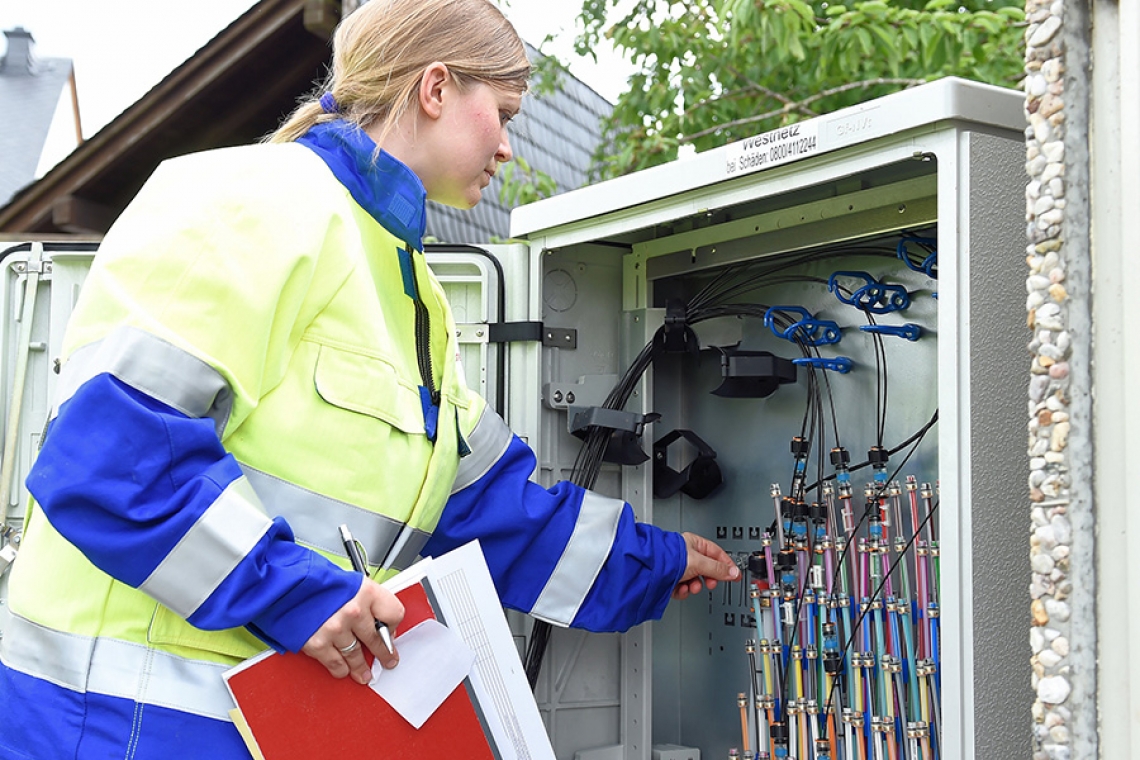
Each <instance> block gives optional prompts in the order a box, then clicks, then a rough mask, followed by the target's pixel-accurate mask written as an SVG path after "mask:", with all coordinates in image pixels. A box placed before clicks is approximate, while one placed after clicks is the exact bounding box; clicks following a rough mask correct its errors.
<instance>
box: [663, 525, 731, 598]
mask: <svg viewBox="0 0 1140 760" xmlns="http://www.w3.org/2000/svg"><path fill="white" fill-rule="evenodd" d="M681 536H682V537H683V538H684V539H685V546H686V548H688V550H689V562H688V564H687V565H686V566H685V574H684V575H682V576H681V582H680V583H678V584H677V587H676V588H674V589H673V598H674V599H684V598H685V597H687V596H691V595H693V594H699V593H700V592H701V588H702V587H703V586H707V587H708V588H710V589H714V588H716V584H717V581H734V580H736V579H738V578H739V577H740V568H739V567H737V566H736V563H735V562H733V561H732V558H731V557H729V556H728V554H727V553H725V551H724V549H721V548H720V547H719V546H717V545H716V544H714V543H713V542H712V541H709V540H708V539H707V538H702V537H701V536H698V535H696V534H695V533H682V534H681Z"/></svg>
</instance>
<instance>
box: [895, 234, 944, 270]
mask: <svg viewBox="0 0 1140 760" xmlns="http://www.w3.org/2000/svg"><path fill="white" fill-rule="evenodd" d="M907 243H915V244H917V245H929V246H931V247H933V246H936V245H938V241H937V240H936V239H934V238H925V237H904V238H901V239H900V240H899V245H898V248H897V249H896V253H898V257H899V258H900V259H902V261H903V263H904V264H906V266H907V269H910V270H912V271H915V272H922V273H923V274H925V275H926V276H927V277H932V278H934V279H935V280H937V279H938V273H937V272H935V271H934V268H935V267H936V266H938V251H937V250H935V251H934V252H933V253H931V254H930V255H929V256H927V257H926V258H925V259H923V261H922V265H921V266H915V265H914V264H912V263H911V260H910V256H909V255H908V251H907V247H906V246H907Z"/></svg>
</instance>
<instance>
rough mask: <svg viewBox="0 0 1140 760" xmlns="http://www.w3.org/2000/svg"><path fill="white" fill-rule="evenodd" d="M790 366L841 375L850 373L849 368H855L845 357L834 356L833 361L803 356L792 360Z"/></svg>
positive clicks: (820, 357)
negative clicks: (823, 370)
mask: <svg viewBox="0 0 1140 760" xmlns="http://www.w3.org/2000/svg"><path fill="white" fill-rule="evenodd" d="M792 364H795V365H796V366H799V367H803V366H808V367H815V368H817V369H829V370H831V371H832V372H838V373H839V374H841V375H846V374H847V373H848V372H850V371H851V368H852V367H853V366H855V363H854V362H853V361H851V360H850V359H848V358H847V357H846V356H836V357H835V358H834V359H825V358H823V357H822V356H812V357H806V356H805V357H801V358H799V359H792Z"/></svg>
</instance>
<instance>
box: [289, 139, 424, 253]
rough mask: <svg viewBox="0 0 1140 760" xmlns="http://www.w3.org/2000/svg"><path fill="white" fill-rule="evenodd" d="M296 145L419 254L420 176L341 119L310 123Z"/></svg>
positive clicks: (421, 228) (421, 220) (421, 217)
mask: <svg viewBox="0 0 1140 760" xmlns="http://www.w3.org/2000/svg"><path fill="white" fill-rule="evenodd" d="M297 142H299V143H300V144H301V145H304V146H305V147H307V148H310V149H311V150H313V151H314V152H315V153H316V154H317V155H318V156H320V157H321V159H322V160H323V161H324V162H325V163H326V164H327V165H328V167H329V169H331V170H332V173H333V174H334V175H335V176H336V178H337V179H338V180H340V183H341V184H342V185H344V186H345V188H346V189H347V190H348V192H349V194H350V195H351V196H352V199H353V200H355V201H356V202H357V203H358V204H360V207H361V208H363V209H364V210H365V211H367V212H368V213H369V214H370V215H371V216H372V218H373V219H375V220H376V221H377V222H379V223H380V224H381V225H383V226H384V227H385V228H386V229H387V230H388V231H389V232H391V233H392V234H393V235H395V236H397V237H398V238H400V239H401V240H403V241H404V243H406V244H407V245H408V246H409V247H410V248H413V249H415V250H417V251H421V250H423V237H424V229H425V225H426V216H425V204H426V201H427V192H426V191H425V190H424V186H423V183H422V182H420V178H419V177H417V176H416V174H415V173H414V172H413V171H412V170H411V169H409V168H408V167H407V166H405V165H404V164H402V163H400V162H399V161H398V160H396V159H395V158H394V157H393V156H392V155H391V154H389V153H386V152H384V151H379V153H378V155H377V157H376V160H375V161H373V158H372V157H373V155H374V154H376V153H377V150H376V143H375V142H373V140H372V138H371V137H369V136H368V135H367V134H366V133H365V132H364V130H362V129H360V128H359V127H358V126H356V125H355V124H352V123H351V122H347V121H344V120H343V119H341V120H337V121H332V122H327V123H324V124H316V125H314V126H313V127H312V128H311V129H310V130H309V131H308V132H306V133H305V134H304V135H302V136H301V137H300V138H298V140H297Z"/></svg>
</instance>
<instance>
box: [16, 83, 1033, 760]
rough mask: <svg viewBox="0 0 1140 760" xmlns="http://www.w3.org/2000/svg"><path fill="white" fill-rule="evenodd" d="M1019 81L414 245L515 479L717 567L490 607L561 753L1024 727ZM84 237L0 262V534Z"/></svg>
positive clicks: (625, 757) (691, 752)
mask: <svg viewBox="0 0 1140 760" xmlns="http://www.w3.org/2000/svg"><path fill="white" fill-rule="evenodd" d="M1022 108H1023V100H1022V96H1021V94H1020V93H1017V92H1013V91H1007V90H1002V89H998V88H994V87H989V86H984V85H978V84H975V83H970V82H965V81H962V80H956V79H947V80H940V81H938V82H934V83H931V84H928V85H924V86H922V87H918V88H915V89H912V90H909V91H905V92H902V93H898V94H896V95H892V96H889V97H886V98H882V99H880V100H876V101H872V102H868V103H865V104H863V105H860V106H857V107H854V108H851V109H847V110H844V111H841V112H837V113H835V114H831V115H827V116H822V117H819V118H816V119H812V120H810V121H806V122H802V123H800V124H797V125H794V126H792V127H789V128H785V129H781V130H776V131H773V132H768V133H764V134H758V135H756V136H755V137H753V138H750V139H746V140H743V141H740V142H737V143H733V144H731V145H727V146H724V147H722V148H719V149H716V150H712V151H708V152H706V153H703V154H700V155H696V156H693V157H691V158H687V159H683V160H680V161H676V162H674V163H672V164H669V165H666V166H661V167H657V168H654V169H651V170H647V171H644V172H639V173H637V174H633V175H630V176H627V177H623V178H620V179H616V180H612V181H609V182H604V183H601V184H598V185H594V186H591V187H587V188H583V189H581V190H577V191H574V192H570V193H566V194H564V195H560V196H557V197H555V198H552V199H548V200H545V201H541V202H539V203H535V204H532V205H529V206H525V207H522V208H520V209H517V210H516V211H515V212H514V214H513V215H512V234H513V235H514V236H515V237H516V238H518V239H520V240H521V241H522V243H521V244H512V245H504V246H487V247H483V248H472V247H467V246H431V247H430V250H429V251H428V259H429V263H430V265H431V266H432V268H433V270H434V271H435V273H436V275H437V276H438V277H439V278H440V280H441V282H442V283H443V286H444V288H445V290H446V292H447V293H448V297H449V299H450V301H451V303H452V307H453V310H454V312H455V317H456V322H457V330H458V331H459V339H460V343H461V353H462V362H463V365H464V369H465V372H466V375H467V378H468V382H469V383H470V384H471V386H472V387H474V388H476V389H478V390H480V391H481V392H482V393H483V394H484V396H486V397H487V398H488V400H489V401H490V402H491V403H492V404H494V405H495V406H496V407H497V408H498V409H499V410H500V411H501V412H502V413H503V415H504V417H505V418H506V419H507V421H508V423H509V424H510V426H511V427H512V429H513V430H514V431H515V432H516V433H518V434H519V435H520V436H521V437H523V438H524V440H527V441H528V442H529V443H530V444H531V445H532V446H533V447H534V449H535V451H536V452H537V454H538V460H539V467H538V470H537V471H536V473H535V475H534V477H535V479H536V480H538V481H539V482H540V483H542V484H544V485H552V484H553V483H554V482H556V481H558V480H563V479H574V480H576V482H584V483H586V484H588V485H590V486H591V487H593V488H594V489H595V490H598V491H599V492H601V493H604V494H606V495H609V496H614V497H620V498H623V499H625V500H626V501H628V502H629V503H630V504H631V505H632V506H633V507H634V509H635V511H636V512H637V514H638V516H639V518H640V519H641V520H643V521H647V522H653V523H655V524H657V525H660V526H662V527H665V528H668V529H673V530H681V531H691V532H694V533H697V534H699V535H703V536H706V537H708V538H710V539H713V540H715V541H717V542H718V543H719V544H720V545H721V546H723V547H724V548H725V549H726V550H727V551H728V552H729V553H730V554H731V555H732V556H733V557H734V558H735V559H736V560H737V562H738V564H739V565H740V566H741V568H742V569H743V570H744V572H745V577H744V579H743V580H742V581H741V582H738V583H732V584H721V585H720V586H718V587H717V588H716V589H715V590H712V591H705V592H702V594H700V595H699V596H698V597H696V598H691V599H688V600H684V601H680V602H674V603H672V604H670V606H669V608H668V609H667V610H666V612H665V615H664V617H663V618H662V619H661V620H660V621H657V622H654V623H652V624H647V625H642V626H638V627H636V628H634V629H632V630H630V631H628V632H626V633H623V634H587V633H582V632H576V631H566V630H555V631H553V632H552V635H551V636H550V643H549V646H548V647H547V648H546V650H545V654H544V656H542V657H538V656H537V654H536V652H535V651H532V650H536V649H538V650H540V649H541V648H536V647H535V646H534V643H535V641H536V640H537V638H538V632H537V629H535V628H534V627H533V623H532V622H531V621H530V620H529V619H527V618H524V617H522V616H515V615H512V626H513V628H514V629H515V630H516V632H517V635H518V642H519V648H520V656H523V657H524V658H525V659H526V660H527V662H528V664H530V665H535V666H536V667H537V666H538V665H541V668H540V669H539V670H537V685H536V698H537V699H538V701H539V706H540V709H541V710H542V713H543V717H544V719H545V720H546V723H547V726H548V729H549V732H550V735H551V739H552V742H553V744H554V747H555V750H556V753H557V755H558V757H559V758H560V759H565V760H571V759H572V758H573V759H574V760H608V759H609V758H621V759H622V760H649V758H654V759H655V760H656V759H657V758H661V760H681V759H691V758H698V757H704V758H706V759H707V758H727V757H729V756H730V754H729V753H730V750H733V749H735V750H738V751H739V756H740V757H742V758H743V757H744V756H745V755H744V751H745V750H748V751H749V752H752V753H753V754H754V756H755V757H757V758H759V757H763V756H764V755H763V754H762V753H763V752H770V753H771V756H772V757H776V756H778V754H777V752H776V751H775V750H776V745H777V744H779V745H780V746H781V747H782V748H786V749H787V751H788V753H789V756H792V757H796V758H800V759H801V760H803V759H804V758H809V757H810V758H816V757H817V749H816V748H817V746H818V748H819V752H828V753H831V754H830V755H826V756H829V757H832V758H839V757H843V758H848V759H850V758H863V757H866V758H879V757H887V756H892V757H893V756H895V755H894V754H890V753H891V752H898V753H899V754H900V755H901V756H905V757H907V758H911V759H912V760H917V758H919V757H921V758H922V759H923V760H926V758H928V757H934V758H942V757H946V758H969V757H976V758H991V757H1003V758H1014V757H1021V756H1027V753H1028V738H1024V740H1023V737H1028V731H1027V729H1026V727H1027V726H1028V725H1029V723H1030V715H1029V704H1030V699H1029V698H1028V691H1027V690H1028V688H1029V687H1028V678H1027V677H1026V676H1025V673H1024V671H1025V663H1026V662H1027V659H1028V656H1029V653H1028V647H1027V643H1026V641H1025V638H1026V637H1025V635H1024V626H1023V625H1020V623H1019V621H1020V620H1021V615H1020V614H1019V613H1017V612H1016V610H1017V609H1019V607H1018V604H1019V601H1018V600H1020V599H1021V598H1023V596H1024V592H1025V588H1026V584H1027V582H1028V569H1027V568H1026V567H1024V565H1026V562H1024V556H1023V555H1024V554H1025V553H1024V551H1023V550H1022V549H1023V547H1022V542H1021V540H1020V536H1021V535H1022V530H1023V527H1024V526H1023V520H1022V514H1023V511H1022V506H1023V505H1024V504H1025V503H1026V499H1027V498H1028V493H1027V486H1026V485H1025V481H1026V479H1025V477H1024V472H1023V471H1024V470H1025V465H1026V462H1025V458H1024V441H1025V439H1024V433H1023V430H1024V428H1023V410H1024V405H1023V404H1024V387H1023V386H1024V382H1023V381H1022V378H1023V377H1024V365H1023V362H1022V361H1020V360H1019V357H1021V356H1022V353H1021V352H1022V351H1024V350H1025V345H1026V343H1027V340H1028V335H1027V333H1026V331H1025V330H1024V328H1022V327H1021V325H1023V324H1024V311H1023V306H1022V303H1023V301H1022V295H1021V294H1022V292H1023V291H1022V287H1023V284H1024V272H1023V270H1024V263H1023V256H1022V253H1021V252H1022V249H1023V247H1024V242H1025V236H1024V200H1023V198H1024V185H1025V180H1024V177H1023V161H1024V136H1023V125H1024V115H1023V111H1022ZM94 255H95V246H94V245H93V244H63V243H55V244H45V245H39V244H23V245H15V246H12V247H10V248H8V249H7V250H6V251H4V257H3V261H2V262H0V266H2V271H3V277H4V278H5V283H4V286H3V290H2V291H0V308H2V309H3V314H4V324H3V325H2V326H0V328H2V329H0V360H2V361H3V371H2V372H0V385H2V388H0V390H2V391H3V394H4V398H5V399H6V402H5V411H6V417H5V431H6V435H5V448H4V466H5V469H4V472H3V473H2V477H3V481H4V484H5V487H4V490H3V493H2V497H0V498H2V499H3V500H2V501H0V503H3V504H4V505H5V506H6V508H7V509H8V520H7V523H6V524H7V525H8V526H9V528H10V529H11V531H12V537H15V534H16V532H17V531H18V526H19V522H20V519H21V518H22V516H23V510H24V506H25V505H26V499H27V495H26V492H25V491H24V490H23V479H24V477H25V475H26V472H27V469H28V467H29V466H30V463H31V461H32V458H33V457H34V455H35V451H36V448H37V447H38V441H39V437H40V435H41V431H42V429H43V425H44V423H45V420H46V417H47V414H48V411H49V409H50V399H51V397H52V392H53V384H54V378H55V374H54V372H53V371H52V363H53V361H54V359H53V357H57V356H58V355H59V347H60V342H61V340H62V332H63V325H64V324H65V323H66V319H67V316H68V315H69V314H70V311H71V308H72V306H73V305H74V302H75V298H76V296H77V295H78V292H79V288H80V287H81V284H82V280H83V277H84V276H85V275H86V271H87V268H88V267H89V265H90V261H91V259H92V257H93V256H94ZM37 294H39V297H38V298H37V297H36V296H37ZM9 452H12V453H13V454H14V455H13V456H9ZM843 452H846V453H843ZM836 465H838V468H837V466H836ZM845 471H846V473H845ZM908 479H909V480H908ZM845 489H846V492H848V493H850V498H844V493H845ZM916 529H917V530H916ZM848 539H849V541H848ZM844 546H846V547H847V550H846V551H843V547H844ZM766 549H767V551H768V553H769V554H768V555H765V553H764V552H765V550H766ZM782 550H783V551H782ZM769 560H770V561H769ZM5 577H6V576H5ZM904 584H905V588H904ZM753 589H755V591H754V592H753ZM841 593H842V594H843V596H844V598H845V599H846V600H847V604H846V605H842V606H841V605H840V604H839V601H838V600H839V599H840V598H841V596H840V595H841ZM3 596H4V594H3V582H2V581H0V601H2V598H3ZM861 596H862V597H863V598H860V597H861ZM864 609H865V610H866V615H865V616H861V613H862V612H863V610H864ZM845 615H849V616H850V617H849V618H847V619H845V617H844V616H845ZM827 622H834V623H835V624H836V630H835V631H830V630H829V629H826V628H825V627H824V623H827ZM848 633H850V634H851V635H847V634H848ZM829 634H830V635H829ZM837 662H838V665H835V663H837ZM828 663H830V664H828ZM825 665H826V667H825ZM920 674H921V676H920ZM840 697H841V699H840ZM828 705H831V706H833V708H834V712H833V713H832V717H831V718H830V722H829V718H828V717H827V715H828V710H827V707H828ZM844 708H846V712H844ZM860 724H861V725H862V727H861V728H860V727H859V726H860ZM774 726H775V727H774ZM785 732H786V735H783V736H782V734H783V733H785ZM817 741H818V742H820V743H819V744H818V745H817V744H816V742H817ZM888 745H890V746H889V747H888Z"/></svg>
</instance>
